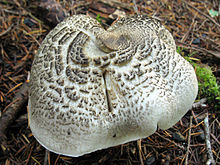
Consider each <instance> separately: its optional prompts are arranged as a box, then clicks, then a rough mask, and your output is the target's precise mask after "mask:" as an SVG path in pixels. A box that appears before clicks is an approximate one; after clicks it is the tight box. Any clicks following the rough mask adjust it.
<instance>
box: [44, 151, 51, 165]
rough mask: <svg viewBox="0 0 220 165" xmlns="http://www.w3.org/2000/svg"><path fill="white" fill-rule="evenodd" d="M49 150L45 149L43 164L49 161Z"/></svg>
mask: <svg viewBox="0 0 220 165" xmlns="http://www.w3.org/2000/svg"><path fill="white" fill-rule="evenodd" d="M49 152H50V151H49V150H47V149H45V155H44V164H43V165H47V164H48V163H47V162H49V160H48V157H49Z"/></svg>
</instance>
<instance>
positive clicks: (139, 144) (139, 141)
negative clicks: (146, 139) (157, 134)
mask: <svg viewBox="0 0 220 165" xmlns="http://www.w3.org/2000/svg"><path fill="white" fill-rule="evenodd" d="M137 146H138V150H139V158H140V162H141V165H144V161H143V157H142V149H141V140H138V141H137Z"/></svg>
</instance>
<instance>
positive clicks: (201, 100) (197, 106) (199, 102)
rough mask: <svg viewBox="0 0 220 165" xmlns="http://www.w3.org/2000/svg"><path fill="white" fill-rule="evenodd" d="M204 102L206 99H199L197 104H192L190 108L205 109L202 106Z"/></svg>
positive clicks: (204, 105)
mask: <svg viewBox="0 0 220 165" xmlns="http://www.w3.org/2000/svg"><path fill="white" fill-rule="evenodd" d="M206 101H207V98H203V99H200V100H199V101H198V102H196V103H193V105H192V107H193V108H205V107H207V105H206V104H204V103H205V102H206Z"/></svg>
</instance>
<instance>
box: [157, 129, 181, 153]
mask: <svg viewBox="0 0 220 165" xmlns="http://www.w3.org/2000/svg"><path fill="white" fill-rule="evenodd" d="M155 134H156V135H158V136H160V137H161V138H163V139H165V140H167V141H168V142H170V143H173V144H174V145H175V146H177V147H179V148H181V149H182V150H185V148H184V147H183V146H181V145H179V144H177V143H175V142H174V141H172V140H170V139H168V138H165V137H163V136H162V135H160V134H159V133H158V132H155Z"/></svg>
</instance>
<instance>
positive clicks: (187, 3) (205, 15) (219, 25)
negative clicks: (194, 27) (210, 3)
mask: <svg viewBox="0 0 220 165" xmlns="http://www.w3.org/2000/svg"><path fill="white" fill-rule="evenodd" d="M184 2H185V4H186V5H188V6H189V7H190V8H192V9H194V10H195V11H197V12H198V13H200V14H201V15H203V16H204V17H206V18H208V19H209V20H210V21H212V22H213V23H214V24H215V25H217V26H218V27H219V28H220V24H218V23H217V22H216V21H215V20H214V19H213V18H211V17H210V16H208V15H207V14H205V13H204V12H202V11H201V10H199V9H197V8H196V7H194V6H192V5H191V4H190V3H189V2H186V1H185V0H184Z"/></svg>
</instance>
